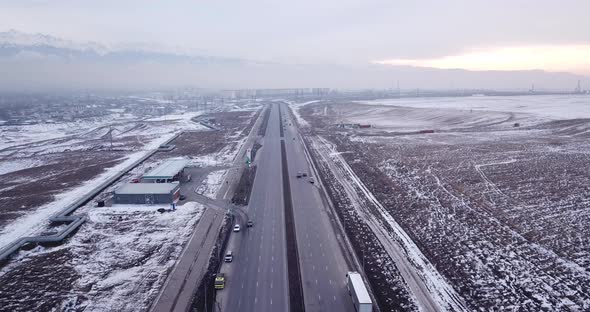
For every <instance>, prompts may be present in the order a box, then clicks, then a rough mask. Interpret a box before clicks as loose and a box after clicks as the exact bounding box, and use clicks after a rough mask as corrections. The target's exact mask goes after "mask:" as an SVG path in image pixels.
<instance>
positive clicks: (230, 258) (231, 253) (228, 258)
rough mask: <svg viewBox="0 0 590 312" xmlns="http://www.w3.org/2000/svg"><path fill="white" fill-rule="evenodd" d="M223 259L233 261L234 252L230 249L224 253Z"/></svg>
mask: <svg viewBox="0 0 590 312" xmlns="http://www.w3.org/2000/svg"><path fill="white" fill-rule="evenodd" d="M223 261H225V262H232V261H234V252H233V251H231V250H230V251H228V252H227V253H226V254H225V257H224V258H223Z"/></svg>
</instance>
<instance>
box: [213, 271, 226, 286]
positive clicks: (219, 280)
mask: <svg viewBox="0 0 590 312" xmlns="http://www.w3.org/2000/svg"><path fill="white" fill-rule="evenodd" d="M224 288H225V274H223V273H219V274H217V275H216V276H215V289H224Z"/></svg>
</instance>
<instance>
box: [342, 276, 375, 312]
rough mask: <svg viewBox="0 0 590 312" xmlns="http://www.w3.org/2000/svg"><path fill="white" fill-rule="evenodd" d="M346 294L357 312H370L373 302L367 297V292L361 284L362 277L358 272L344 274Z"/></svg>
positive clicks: (363, 283) (362, 283)
mask: <svg viewBox="0 0 590 312" xmlns="http://www.w3.org/2000/svg"><path fill="white" fill-rule="evenodd" d="M346 278H347V283H346V287H347V288H348V293H349V294H350V297H351V298H352V302H353V303H354V308H355V309H356V311H357V312H372V311H373V302H371V297H370V296H369V291H368V290H367V287H366V286H365V282H363V277H362V276H361V274H360V273H358V272H348V273H347V274H346Z"/></svg>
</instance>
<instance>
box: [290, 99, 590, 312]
mask: <svg viewBox="0 0 590 312" xmlns="http://www.w3.org/2000/svg"><path fill="white" fill-rule="evenodd" d="M439 103H440V105H438V104H439ZM589 112H590V97H587V96H571V97H569V96H523V97H473V98H427V99H395V100H387V101H367V102H365V103H350V102H347V103H332V104H328V105H326V104H325V103H324V104H322V103H316V104H312V105H307V106H304V107H303V108H301V109H300V111H299V113H300V114H301V116H302V117H303V118H305V119H306V120H307V121H308V122H310V124H311V125H312V127H314V129H315V130H318V129H321V130H322V136H323V137H324V138H325V140H321V139H319V138H318V137H316V136H311V137H310V139H311V141H312V142H315V143H314V146H315V147H316V149H317V150H318V151H319V152H320V153H321V155H323V156H322V157H323V158H322V159H323V160H324V161H325V162H327V163H328V162H333V163H339V162H340V163H341V165H340V166H339V167H340V168H347V167H350V170H351V172H350V171H349V172H348V174H349V176H353V177H354V176H356V177H358V179H359V180H358V183H356V184H357V185H364V187H366V191H367V192H368V193H367V192H360V191H359V190H362V189H363V187H356V190H355V187H351V186H348V190H350V191H348V192H345V194H348V193H353V195H354V193H355V192H356V193H358V194H362V193H365V195H364V196H359V197H358V198H360V199H358V198H357V199H356V201H357V202H359V201H360V203H361V204H360V207H368V208H366V209H365V210H364V212H365V213H371V215H369V216H368V217H366V218H365V219H364V220H365V222H367V223H370V220H371V219H372V218H376V219H377V220H380V221H379V222H380V224H381V225H380V228H374V226H375V222H372V224H373V228H372V232H373V233H375V234H376V235H377V236H379V233H380V232H381V231H385V232H386V233H390V235H393V236H392V240H393V241H394V243H396V244H401V243H402V242H404V241H406V242H407V240H404V239H394V238H393V237H395V235H394V234H395V233H398V234H397V235H399V233H401V232H400V229H401V230H403V231H404V232H405V233H407V237H406V238H407V239H410V240H411V241H413V242H414V243H415V244H416V246H418V247H419V250H420V252H421V253H422V254H423V255H424V257H425V259H427V260H428V261H429V262H430V263H431V264H432V267H433V268H434V269H436V271H438V274H440V276H441V277H442V278H444V280H445V281H446V283H447V284H448V285H450V286H451V287H452V288H453V289H454V292H456V294H457V295H458V296H459V297H461V298H463V300H464V302H465V304H466V307H467V309H469V310H478V311H502V310H519V311H586V310H588V309H590V297H589V296H588V293H590V292H589V290H590V274H588V270H590V244H588V243H587V239H586V238H587V236H588V235H589V234H590V233H589V232H588V228H587V224H588V223H589V222H590V219H589V216H590V213H589V207H590V205H589V203H590V189H589V188H588V185H590V180H589V177H590V174H589V171H588V168H590V132H589V131H588V130H589V129H590V114H589ZM364 113H368V114H367V115H364ZM502 115H505V116H507V117H509V118H507V119H506V120H502V117H501V116H502ZM474 121H476V122H474ZM339 122H359V123H372V124H373V123H374V125H375V127H374V128H372V129H367V130H366V129H357V130H347V129H339V128H337V127H335V125H336V124H337V123H339ZM517 123H518V124H517ZM426 126H428V127H429V128H427V129H434V130H436V131H435V132H434V133H419V132H418V131H412V130H420V129H424V127H426ZM400 129H403V130H400ZM408 130H409V131H408ZM322 142H323V143H322ZM320 143H321V144H320ZM318 144H319V145H318ZM321 146H328V147H329V148H330V149H332V151H328V150H326V148H324V150H322V148H321ZM343 162H344V163H343ZM328 168H329V167H328ZM336 168H338V166H336ZM331 170H336V169H335V168H332V169H331ZM338 174H341V175H342V173H341V172H340V173H338V172H336V173H335V175H338ZM334 180H336V181H329V183H336V184H335V186H334V189H335V190H338V187H341V186H342V185H343V187H341V189H342V190H343V191H345V190H346V189H347V186H346V185H347V184H351V182H350V181H354V179H350V178H349V179H344V180H340V181H339V180H338V179H334ZM352 184H354V183H352ZM328 185H329V184H328ZM339 185H340V186H339ZM335 194H336V196H334V198H335V199H336V202H337V203H338V204H339V205H340V209H342V210H343V211H350V210H346V209H348V208H346V207H348V206H347V204H346V201H347V200H342V199H341V198H342V195H343V194H342V192H341V193H338V192H336V193H335ZM367 194H369V195H367ZM355 196H356V195H355ZM347 197H349V198H352V199H348V200H350V201H352V202H354V201H355V197H354V196H352V197H351V195H350V194H349V195H347ZM367 203H373V204H371V205H368V204H367ZM375 203H378V204H375ZM353 206H354V205H353ZM347 213H349V212H347ZM344 215H346V213H345V214H344ZM392 222H393V223H392ZM396 225H399V227H400V229H397V230H396ZM381 237H382V236H381ZM382 245H383V246H387V242H384V243H383V244H382ZM355 248H358V249H359V251H357V254H358V253H359V252H361V253H362V252H363V251H362V250H363V248H365V247H363V245H362V244H361V245H358V246H356V247H355ZM402 249H403V250H405V252H408V253H409V252H410V251H411V250H412V248H410V247H404V248H402ZM365 252H366V251H365ZM392 259H393V260H394V261H395V263H396V266H397V267H398V269H399V268H400V267H402V266H404V261H405V260H403V259H402V260H403V261H400V259H398V260H396V259H395V257H392ZM408 259H412V257H411V256H408ZM410 262H412V263H413V265H416V264H417V263H419V262H416V261H410ZM383 268H385V266H383ZM400 271H401V270H400ZM427 271H428V270H424V269H416V272H417V273H418V274H419V275H420V274H424V275H423V276H424V277H425V280H429V281H428V282H427V284H428V283H433V285H441V284H440V283H438V282H436V278H433V277H436V276H437V275H438V274H435V275H432V276H428V274H425V273H426V272H427ZM391 272H393V273H396V270H395V269H393V270H392V271H391ZM396 274H397V273H396ZM399 274H400V275H401V276H404V272H401V273H399ZM369 279H370V280H371V279H372V277H369ZM404 280H406V283H407V282H408V280H407V277H404ZM407 284H408V285H409V289H410V290H412V286H411V283H407ZM380 285H382V282H379V281H377V282H375V283H374V284H373V287H374V288H376V292H377V293H380V292H381V291H383V290H382V289H381V288H380V287H383V286H380ZM428 289H429V291H434V290H435V289H437V287H428ZM374 290H375V289H374ZM414 294H415V293H414ZM447 294H450V293H447ZM453 297H454V296H453V295H452V296H450V298H453ZM416 298H417V299H418V300H420V298H419V297H416ZM443 306H446V307H449V306H448V305H443ZM450 310H457V309H456V308H451V309H450Z"/></svg>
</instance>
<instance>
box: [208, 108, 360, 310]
mask: <svg viewBox="0 0 590 312" xmlns="http://www.w3.org/2000/svg"><path fill="white" fill-rule="evenodd" d="M270 109H271V113H270V119H269V121H268V128H267V131H266V135H265V137H264V138H263V140H262V144H263V147H262V148H261V150H259V151H258V154H257V156H256V159H255V164H256V165H257V168H258V169H257V173H256V178H255V180H254V185H253V189H252V195H251V198H250V203H249V205H248V207H247V208H244V212H245V213H246V214H247V215H248V217H247V218H249V219H251V220H253V221H254V226H253V227H252V228H246V227H245V221H246V220H241V222H242V224H241V225H242V229H241V231H240V232H238V233H232V234H231V235H232V237H231V238H230V242H229V244H228V250H232V251H233V252H234V261H233V262H232V263H226V264H224V265H223V266H222V268H221V272H224V273H226V276H227V284H226V289H224V290H220V291H218V292H217V301H218V305H217V306H216V308H217V309H221V311H290V310H291V311H292V310H293V309H290V305H289V282H292V280H291V281H289V280H288V268H287V258H286V256H287V252H286V248H287V245H286V244H287V242H286V233H285V209H284V208H285V206H284V201H283V200H284V199H283V196H284V192H283V189H282V183H283V173H282V172H283V171H282V170H281V169H282V168H281V164H282V162H281V141H283V142H284V143H285V149H286V155H287V164H288V172H289V177H288V178H289V183H288V184H289V186H290V193H291V197H292V207H293V216H294V222H295V230H296V231H295V232H296V237H297V249H298V255H299V257H298V260H299V269H300V271H299V273H300V278H301V288H302V291H303V295H304V300H303V301H304V302H305V305H304V307H305V311H344V312H348V311H350V312H352V311H354V307H353V305H352V301H351V299H350V297H349V295H348V291H347V289H346V277H345V274H346V272H347V271H350V270H351V268H350V266H349V264H348V262H347V261H346V260H345V259H347V258H350V256H349V255H348V254H347V253H346V251H345V250H346V249H345V248H342V247H341V246H342V240H343V238H342V237H341V235H339V234H337V233H339V232H338V231H337V230H335V223H334V222H335V221H334V220H331V219H330V214H329V210H328V209H329V208H328V206H327V205H326V202H325V199H324V198H323V197H322V196H323V195H322V193H321V189H320V188H319V186H318V183H317V182H316V183H313V184H312V183H310V181H309V178H307V177H306V178H297V177H296V175H297V172H306V173H307V174H308V175H313V174H312V170H311V169H310V164H309V162H308V159H307V158H306V156H305V153H304V147H303V145H302V143H301V141H300V139H299V135H298V129H297V127H296V123H295V122H293V121H292V120H291V117H290V114H289V113H288V107H287V105H285V104H276V105H270ZM281 118H282V119H283V120H282V122H281ZM281 125H282V126H283V128H284V131H280V128H281ZM281 134H283V135H284V136H282V137H281ZM316 180H317V179H316ZM238 220H240V219H239V218H238Z"/></svg>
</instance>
